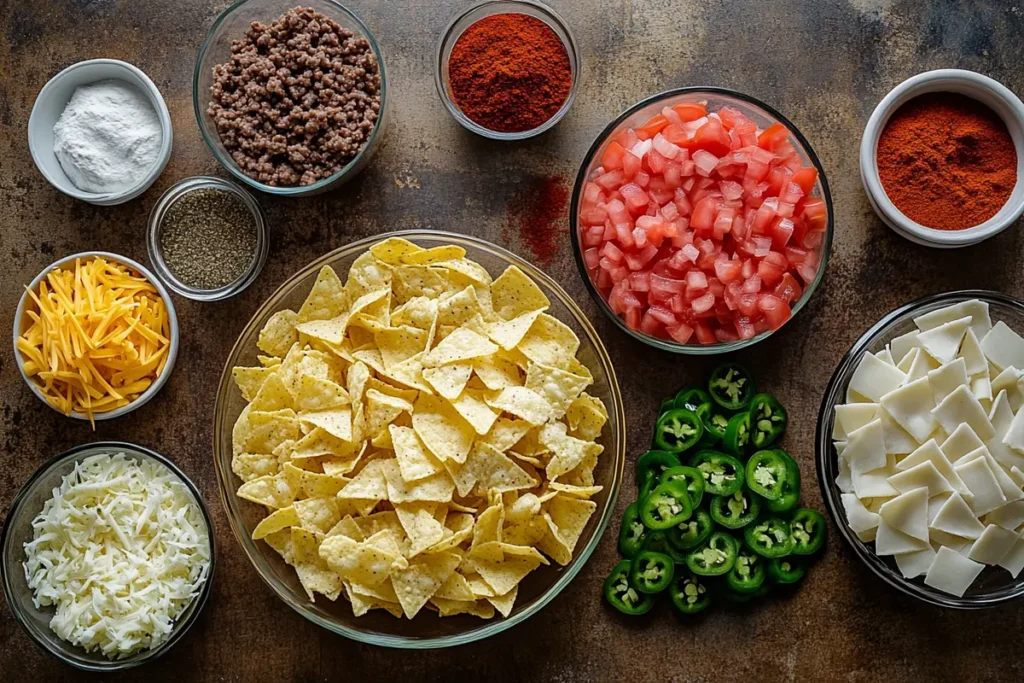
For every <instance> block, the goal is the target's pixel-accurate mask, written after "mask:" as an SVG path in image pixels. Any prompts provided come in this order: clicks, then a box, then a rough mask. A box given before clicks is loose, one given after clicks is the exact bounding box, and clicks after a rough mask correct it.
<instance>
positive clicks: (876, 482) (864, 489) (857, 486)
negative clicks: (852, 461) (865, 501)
mask: <svg viewBox="0 0 1024 683" xmlns="http://www.w3.org/2000/svg"><path fill="white" fill-rule="evenodd" d="M892 473H893V469H892V468H890V467H888V466H887V467H882V468H881V469H877V470H872V471H870V472H860V473H858V472H852V478H853V490H854V492H855V493H856V494H857V495H858V496H859V497H861V498H889V497H891V496H895V495H898V494H899V491H897V490H896V489H894V488H893V486H892V484H890V483H889V477H890V476H891V475H892Z"/></svg>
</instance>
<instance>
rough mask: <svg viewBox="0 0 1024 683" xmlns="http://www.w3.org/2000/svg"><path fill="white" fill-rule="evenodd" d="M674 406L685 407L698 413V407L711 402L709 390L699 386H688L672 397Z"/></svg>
mask: <svg viewBox="0 0 1024 683" xmlns="http://www.w3.org/2000/svg"><path fill="white" fill-rule="evenodd" d="M672 403H673V406H672V407H674V408H683V409H685V410H689V411H690V412H692V413H696V412H697V409H698V408H700V407H701V406H703V405H710V404H711V397H710V396H708V392H706V391H704V390H703V389H701V388H699V387H687V388H685V389H681V390H680V391H679V393H677V394H676V395H675V398H673V399H672Z"/></svg>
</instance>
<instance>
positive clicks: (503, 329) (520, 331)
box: [487, 309, 544, 349]
mask: <svg viewBox="0 0 1024 683" xmlns="http://www.w3.org/2000/svg"><path fill="white" fill-rule="evenodd" d="M543 312H544V309H537V310H535V311H527V312H526V313H523V314H521V315H518V316H516V317H515V318H512V319H511V320H502V321H500V322H493V323H490V324H488V325H487V336H488V337H490V338H491V341H493V342H494V343H495V344H497V345H498V346H500V347H501V348H503V349H514V348H516V347H517V346H519V342H521V341H522V340H523V337H525V336H526V333H527V332H529V331H530V328H531V327H533V323H534V321H536V320H537V318H538V317H539V316H540V314H541V313H543Z"/></svg>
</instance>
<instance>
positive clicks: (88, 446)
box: [0, 441, 217, 673]
mask: <svg viewBox="0 0 1024 683" xmlns="http://www.w3.org/2000/svg"><path fill="white" fill-rule="evenodd" d="M88 450H110V451H122V452H124V453H125V454H127V455H142V456H144V457H149V458H151V459H153V460H156V461H157V462H159V463H160V464H161V465H163V466H164V467H166V468H167V469H168V470H170V471H171V473H172V474H174V475H175V476H177V478H178V479H179V480H180V481H181V482H182V483H184V484H185V487H186V488H188V490H189V492H190V493H191V494H192V497H193V498H194V499H195V501H196V504H197V506H198V507H199V511H200V513H201V514H202V515H203V521H204V522H205V523H206V529H207V535H208V536H209V539H210V569H209V570H208V571H207V574H206V581H204V582H203V586H202V588H200V590H199V594H198V595H197V596H196V597H195V598H194V599H193V601H192V602H191V603H190V605H195V607H194V609H193V610H192V613H191V614H189V615H188V617H187V618H186V619H185V620H184V621H181V622H176V623H175V625H174V627H173V628H172V630H171V634H170V635H169V636H168V637H167V640H165V641H164V642H163V643H161V644H160V645H159V646H158V647H157V648H156V649H151V650H143V651H140V652H138V653H136V654H134V655H132V656H131V657H129V658H127V659H121V660H117V659H114V660H110V662H109V664H91V663H86V662H81V661H77V660H72V659H68V658H67V657H65V656H64V654H63V653H61V652H60V651H59V650H55V649H53V648H51V647H50V645H51V644H50V641H48V640H47V641H42V640H40V639H39V638H37V637H36V634H35V633H33V632H32V630H31V629H30V628H29V627H28V626H27V625H26V623H25V621H24V616H23V615H22V613H21V612H20V611H19V610H18V608H17V607H15V605H16V604H17V602H16V601H15V600H13V599H12V596H13V595H14V586H13V585H12V580H13V579H12V577H11V576H10V575H8V574H7V572H6V571H5V565H4V564H3V563H0V578H2V584H3V591H4V599H5V600H7V605H8V607H9V608H10V610H11V613H12V614H14V620H15V621H16V622H18V625H19V626H21V629H22V630H23V631H24V632H25V633H26V634H27V635H28V637H29V639H30V640H31V641H32V642H34V643H35V644H36V645H38V646H39V647H40V648H42V649H43V650H45V651H46V652H47V653H48V654H50V655H51V656H53V657H55V658H57V659H59V660H60V661H62V662H64V663H65V664H67V665H69V666H73V667H74V668H76V669H80V670H82V671H96V672H101V673H102V672H110V671H123V670H125V669H133V668H135V667H137V666H142V665H143V664H146V663H148V662H151V661H153V660H154V659H157V658H159V657H162V656H163V655H164V654H165V653H166V652H168V651H169V650H170V649H171V648H172V647H174V646H175V645H176V644H177V643H178V641H180V640H181V639H182V638H183V637H184V636H185V634H186V633H187V632H188V631H189V629H190V628H191V627H192V625H193V624H194V623H195V622H196V621H197V620H198V618H199V615H200V614H201V613H202V611H203V608H205V607H206V603H207V602H208V600H209V597H210V593H211V592H212V589H213V575H214V569H215V568H216V563H217V540H216V535H215V533H214V526H213V520H212V518H211V517H210V511H209V510H208V509H207V507H206V502H205V501H204V500H203V496H202V494H201V493H200V491H199V488H198V487H197V486H196V485H195V483H194V482H193V481H192V480H191V479H189V477H188V475H186V474H185V473H184V472H183V471H182V470H181V469H180V468H179V467H178V466H177V465H175V464H174V463H173V462H172V461H171V459H170V458H168V457H166V456H164V455H161V454H160V453H157V452H156V451H154V450H152V449H150V448H147V447H145V446H140V445H138V444H134V443H131V442H129V441H94V442H90V443H83V444H79V445H77V446H73V447H72V448H69V449H68V450H66V451H64V452H63V453H60V454H58V455H55V456H53V457H52V458H50V459H49V460H47V461H46V462H44V463H43V464H42V465H40V466H39V468H38V469H36V471H35V472H33V473H32V476H31V477H29V478H28V480H27V481H26V482H25V483H24V484H22V486H21V488H20V489H18V493H17V494H16V495H15V496H14V500H13V501H11V505H10V507H9V508H8V511H7V519H6V520H4V526H3V532H2V533H0V551H2V550H3V549H4V548H6V547H7V539H8V536H9V535H10V534H11V533H12V526H13V520H14V519H15V518H16V517H17V516H18V515H17V513H18V512H20V509H21V507H22V506H23V505H24V504H25V501H26V499H27V498H28V496H29V494H30V493H31V492H32V491H33V489H34V487H35V486H36V484H37V482H38V481H39V480H40V479H41V478H42V477H43V476H44V475H46V474H48V473H49V472H50V471H51V470H53V469H54V468H56V467H59V466H60V465H62V464H63V463H64V462H66V461H68V460H71V459H74V458H76V457H78V456H80V455H81V454H82V452H83V451H88ZM188 607H189V606H188V605H186V608H185V609H188ZM55 637H56V636H55ZM69 647H73V646H71V645H70V644H69Z"/></svg>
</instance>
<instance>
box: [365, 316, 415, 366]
mask: <svg viewBox="0 0 1024 683" xmlns="http://www.w3.org/2000/svg"><path fill="white" fill-rule="evenodd" d="M374 339H375V340H376V343H377V348H378V349H379V350H380V356H381V362H382V363H383V364H384V367H385V369H390V368H391V367H392V366H394V365H397V364H398V363H401V362H402V361H404V360H406V359H409V358H412V357H413V356H415V355H416V354H417V353H420V352H421V351H425V350H426V348H427V331H426V330H421V329H420V328H418V327H410V326H408V325H403V326H402V327H386V328H384V329H382V330H379V331H377V332H375V333H374Z"/></svg>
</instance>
